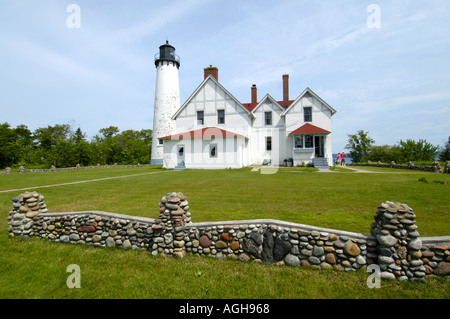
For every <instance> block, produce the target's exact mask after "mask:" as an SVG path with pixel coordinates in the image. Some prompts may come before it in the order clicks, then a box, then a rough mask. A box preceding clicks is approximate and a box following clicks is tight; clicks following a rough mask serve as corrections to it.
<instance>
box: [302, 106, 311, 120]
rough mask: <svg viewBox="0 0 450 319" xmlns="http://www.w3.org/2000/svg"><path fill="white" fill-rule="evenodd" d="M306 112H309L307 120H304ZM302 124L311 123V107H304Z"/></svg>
mask: <svg viewBox="0 0 450 319" xmlns="http://www.w3.org/2000/svg"><path fill="white" fill-rule="evenodd" d="M306 110H310V113H309V120H307V119H306ZM303 122H308V123H309V122H312V107H311V106H305V107H304V108H303Z"/></svg>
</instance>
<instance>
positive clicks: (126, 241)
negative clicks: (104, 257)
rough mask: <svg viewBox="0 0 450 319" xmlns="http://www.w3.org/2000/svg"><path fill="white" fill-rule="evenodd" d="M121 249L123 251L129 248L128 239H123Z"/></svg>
mask: <svg viewBox="0 0 450 319" xmlns="http://www.w3.org/2000/svg"><path fill="white" fill-rule="evenodd" d="M122 247H123V248H125V249H128V248H131V242H130V241H129V240H128V239H125V240H124V241H123V243H122Z"/></svg>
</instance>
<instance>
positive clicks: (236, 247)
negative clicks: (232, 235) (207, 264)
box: [230, 241, 239, 250]
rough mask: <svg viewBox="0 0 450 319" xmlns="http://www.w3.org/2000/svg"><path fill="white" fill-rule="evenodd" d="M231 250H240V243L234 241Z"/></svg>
mask: <svg viewBox="0 0 450 319" xmlns="http://www.w3.org/2000/svg"><path fill="white" fill-rule="evenodd" d="M230 247H231V249H233V250H236V249H239V242H238V241H233V242H232V243H231V246H230Z"/></svg>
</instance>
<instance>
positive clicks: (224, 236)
mask: <svg viewBox="0 0 450 319" xmlns="http://www.w3.org/2000/svg"><path fill="white" fill-rule="evenodd" d="M220 239H222V240H223V241H232V240H233V236H231V235H230V234H229V233H222V234H220Z"/></svg>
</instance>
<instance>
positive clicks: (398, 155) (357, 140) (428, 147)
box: [345, 130, 450, 164]
mask: <svg viewBox="0 0 450 319" xmlns="http://www.w3.org/2000/svg"><path fill="white" fill-rule="evenodd" d="M345 148H346V149H349V150H350V152H349V156H350V157H351V158H352V161H353V162H355V163H363V162H367V161H372V162H378V161H380V162H382V163H391V162H392V161H394V162H395V163H397V164H406V163H408V162H410V161H412V162H432V161H435V160H439V161H449V160H450V137H449V139H448V141H447V143H445V146H444V147H440V146H439V145H433V144H431V143H429V142H427V141H426V140H422V139H420V140H419V141H415V140H412V139H407V140H406V141H403V140H400V142H398V143H397V144H394V145H375V141H374V140H373V139H372V138H370V137H369V132H365V131H364V130H360V131H358V132H357V133H356V134H348V144H347V145H346V147H345Z"/></svg>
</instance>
